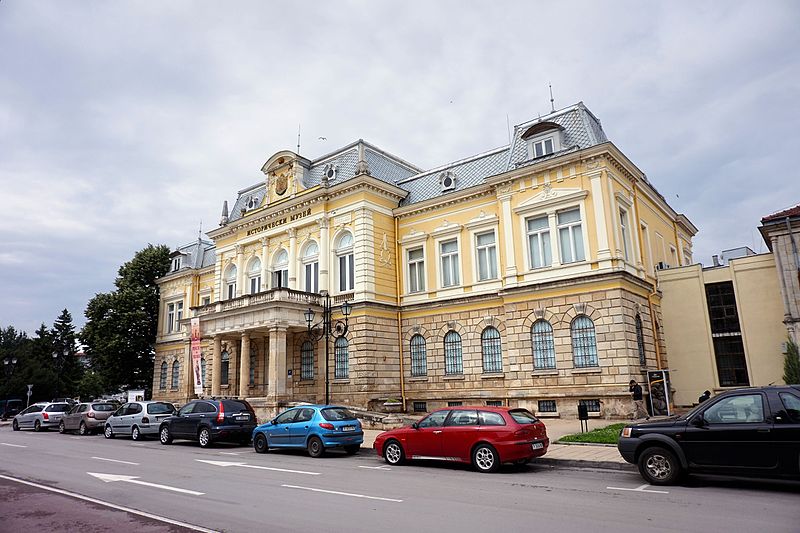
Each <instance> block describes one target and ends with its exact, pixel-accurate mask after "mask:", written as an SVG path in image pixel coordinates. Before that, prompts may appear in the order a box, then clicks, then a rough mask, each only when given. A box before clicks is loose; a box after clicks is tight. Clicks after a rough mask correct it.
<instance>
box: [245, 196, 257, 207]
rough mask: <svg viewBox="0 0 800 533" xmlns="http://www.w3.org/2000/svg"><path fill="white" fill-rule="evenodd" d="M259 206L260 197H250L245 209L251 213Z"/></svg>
mask: <svg viewBox="0 0 800 533" xmlns="http://www.w3.org/2000/svg"><path fill="white" fill-rule="evenodd" d="M258 204H259V200H258V196H252V195H251V196H248V197H247V201H246V202H245V209H247V210H248V211H250V210H251V209H255V208H256V207H258Z"/></svg>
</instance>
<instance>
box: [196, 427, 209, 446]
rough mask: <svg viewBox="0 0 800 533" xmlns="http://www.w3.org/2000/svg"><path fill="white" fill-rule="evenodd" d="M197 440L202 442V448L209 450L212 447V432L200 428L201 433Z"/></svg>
mask: <svg viewBox="0 0 800 533" xmlns="http://www.w3.org/2000/svg"><path fill="white" fill-rule="evenodd" d="M197 440H198V441H199V442H200V447H201V448H208V447H209V446H211V432H210V431H209V430H208V428H200V432H199V433H198V434H197Z"/></svg>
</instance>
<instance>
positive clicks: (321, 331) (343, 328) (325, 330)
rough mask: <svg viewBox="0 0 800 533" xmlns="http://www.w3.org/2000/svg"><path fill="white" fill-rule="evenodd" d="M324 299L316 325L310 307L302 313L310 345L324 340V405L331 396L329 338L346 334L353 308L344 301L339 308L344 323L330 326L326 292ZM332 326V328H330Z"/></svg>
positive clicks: (330, 309) (328, 401) (329, 310)
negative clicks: (348, 319) (320, 315)
mask: <svg viewBox="0 0 800 533" xmlns="http://www.w3.org/2000/svg"><path fill="white" fill-rule="evenodd" d="M324 296H325V299H324V300H322V318H321V319H320V321H319V322H317V323H316V324H313V322H314V314H315V313H314V310H313V309H311V308H310V307H309V308H308V310H307V311H306V312H305V313H303V315H304V316H305V318H306V324H307V325H308V339H309V340H310V341H311V342H312V343H316V342H317V341H319V340H320V339H322V338H323V337H324V338H325V404H326V405H327V404H329V403H330V396H331V392H330V390H331V386H330V375H331V372H330V344H331V343H330V338H331V335H333V337H334V338H338V337H343V336H344V335H346V334H347V330H348V324H347V317H349V316H350V312H351V311H352V310H353V306H352V305H350V303H349V302H348V301H347V300H345V301H344V303H343V304H342V306H341V311H342V314H343V315H344V322H342V321H341V320H337V321H336V325H335V326H333V325H332V323H331V322H332V320H331V314H332V311H333V309H332V308H331V297H330V295H329V294H328V293H327V292H326V293H325V295H324ZM332 326H333V327H332Z"/></svg>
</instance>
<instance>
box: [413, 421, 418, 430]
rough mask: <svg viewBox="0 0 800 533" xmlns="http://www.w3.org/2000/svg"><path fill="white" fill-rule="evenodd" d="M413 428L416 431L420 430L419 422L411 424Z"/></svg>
mask: <svg viewBox="0 0 800 533" xmlns="http://www.w3.org/2000/svg"><path fill="white" fill-rule="evenodd" d="M411 427H412V428H414V429H419V424H418V423H417V422H414V423H413V424H411Z"/></svg>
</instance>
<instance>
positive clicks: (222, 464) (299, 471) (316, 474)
mask: <svg viewBox="0 0 800 533" xmlns="http://www.w3.org/2000/svg"><path fill="white" fill-rule="evenodd" d="M195 461H198V462H200V463H206V464H209V465H214V466H222V467H226V466H238V467H241V468H255V469H256V470H272V471H274V472H289V473H290V474H306V475H309V476H318V475H320V473H319V472H306V471H305V470H289V469H287V468H274V467H271V466H258V465H249V464H247V463H231V462H229V461H209V460H207V459H195Z"/></svg>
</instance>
